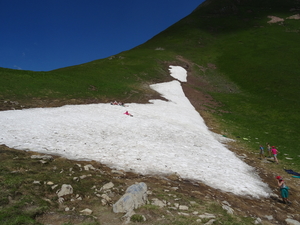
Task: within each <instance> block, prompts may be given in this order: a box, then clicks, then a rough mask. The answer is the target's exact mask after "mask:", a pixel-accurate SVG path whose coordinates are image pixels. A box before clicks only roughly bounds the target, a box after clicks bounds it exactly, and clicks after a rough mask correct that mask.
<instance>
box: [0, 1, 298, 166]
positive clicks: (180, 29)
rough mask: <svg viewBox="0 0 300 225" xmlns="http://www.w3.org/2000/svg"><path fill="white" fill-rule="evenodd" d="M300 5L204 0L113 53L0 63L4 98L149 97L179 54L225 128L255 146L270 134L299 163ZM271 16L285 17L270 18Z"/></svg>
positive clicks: (293, 162)
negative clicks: (61, 61) (45, 64)
mask: <svg viewBox="0 0 300 225" xmlns="http://www.w3.org/2000/svg"><path fill="white" fill-rule="evenodd" d="M299 11H300V3H299V1H294V0H293V1H292V0H272V1H269V0H226V1H225V0H207V1H206V2H205V3H203V4H202V5H200V6H199V7H198V8H197V9H195V10H194V12H192V13H191V14H190V15H189V16H187V17H185V18H184V19H182V20H181V21H179V22H178V23H176V24H174V25H173V26H171V27H169V28H168V29H166V30H165V31H163V32H162V33H160V34H158V35H157V36H155V37H153V38H152V39H151V40H149V41H147V42H146V43H144V44H142V45H140V46H137V47H136V48H134V49H132V50H129V51H126V52H121V53H120V54H118V55H115V56H111V57H109V58H105V59H100V60H95V61H92V62H89V63H85V64H82V65H77V66H72V67H67V68H61V69H58V70H54V71H49V72H32V71H18V70H10V69H5V68H0V102H1V104H5V103H4V102H7V101H8V100H10V101H16V100H17V101H20V102H22V101H24V102H30V101H34V100H35V99H46V100H59V99H83V100H84V99H97V100H98V101H99V102H100V101H102V102H107V101H111V100H114V99H117V100H123V101H128V102H129V101H138V102H145V101H146V100H147V99H149V98H151V97H153V96H154V95H155V93H154V92H153V91H151V90H150V89H149V88H148V84H151V83H156V82H162V81H166V80H168V79H169V76H168V71H167V69H168V67H167V65H168V63H170V62H172V63H177V64H180V63H181V62H180V61H179V60H178V59H177V56H178V55H180V56H182V57H183V58H184V59H185V60H188V61H189V62H191V63H192V65H193V67H192V68H191V70H192V73H193V74H194V75H195V76H198V77H203V78H204V79H205V80H207V81H208V82H210V84H211V85H212V86H213V87H214V89H210V90H205V89H203V87H194V88H196V89H199V90H201V91H204V92H207V93H208V94H210V95H212V96H213V97H214V98H215V99H216V100H217V101H219V102H221V103H222V106H221V108H219V109H218V111H217V112H216V113H213V116H214V117H215V118H217V119H218V121H219V122H220V123H221V124H222V127H223V130H224V132H225V130H226V135H228V136H230V137H233V138H235V139H237V140H240V141H241V142H246V143H245V144H247V145H248V146H249V147H251V148H252V149H253V150H256V149H258V145H259V144H264V145H265V143H266V142H270V143H271V145H276V146H277V147H278V149H279V151H280V155H279V159H280V160H285V163H286V164H287V165H288V164H290V167H291V168H293V169H295V170H300V157H298V155H300V151H299V149H300V143H299V141H298V127H299V125H300V102H299V97H300V88H298V83H299V79H300V72H299V71H300V62H299V55H300V42H299V40H300V20H296V19H286V18H287V17H290V16H292V15H295V14H297V13H299ZM268 16H277V17H280V18H283V19H284V21H283V22H279V23H268V21H270V20H271V19H270V18H268ZM221 112H226V113H221ZM238 137H241V138H238ZM242 138H247V139H248V140H247V141H245V140H243V139H242ZM257 151H258V150H257ZM284 154H288V155H284ZM285 157H289V158H293V160H287V159H285Z"/></svg>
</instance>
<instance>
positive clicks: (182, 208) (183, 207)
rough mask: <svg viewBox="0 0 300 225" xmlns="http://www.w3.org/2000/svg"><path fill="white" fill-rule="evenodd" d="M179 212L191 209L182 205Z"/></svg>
mask: <svg viewBox="0 0 300 225" xmlns="http://www.w3.org/2000/svg"><path fill="white" fill-rule="evenodd" d="M179 210H189V207H188V206H186V205H180V206H179Z"/></svg>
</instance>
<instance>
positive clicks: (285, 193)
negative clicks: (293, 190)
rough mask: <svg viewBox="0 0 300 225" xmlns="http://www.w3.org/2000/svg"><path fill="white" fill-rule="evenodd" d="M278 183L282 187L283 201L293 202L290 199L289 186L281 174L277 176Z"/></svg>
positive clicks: (285, 202) (286, 202)
mask: <svg viewBox="0 0 300 225" xmlns="http://www.w3.org/2000/svg"><path fill="white" fill-rule="evenodd" d="M276 179H277V183H278V186H279V189H280V195H281V197H282V201H283V203H284V204H291V202H290V201H289V200H288V197H289V187H288V186H286V184H285V182H284V180H283V178H282V177H281V176H277V177H276Z"/></svg>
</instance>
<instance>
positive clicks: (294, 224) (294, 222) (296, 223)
mask: <svg viewBox="0 0 300 225" xmlns="http://www.w3.org/2000/svg"><path fill="white" fill-rule="evenodd" d="M285 222H286V223H287V224H288V225H300V222H299V221H297V220H293V219H286V220H285Z"/></svg>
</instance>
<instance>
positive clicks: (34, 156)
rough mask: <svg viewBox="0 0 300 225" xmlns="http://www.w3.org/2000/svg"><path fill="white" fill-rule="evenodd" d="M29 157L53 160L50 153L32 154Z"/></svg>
mask: <svg viewBox="0 0 300 225" xmlns="http://www.w3.org/2000/svg"><path fill="white" fill-rule="evenodd" d="M30 158H31V159H42V160H48V161H52V160H53V157H52V156H51V155H32V156H31V157H30Z"/></svg>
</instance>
